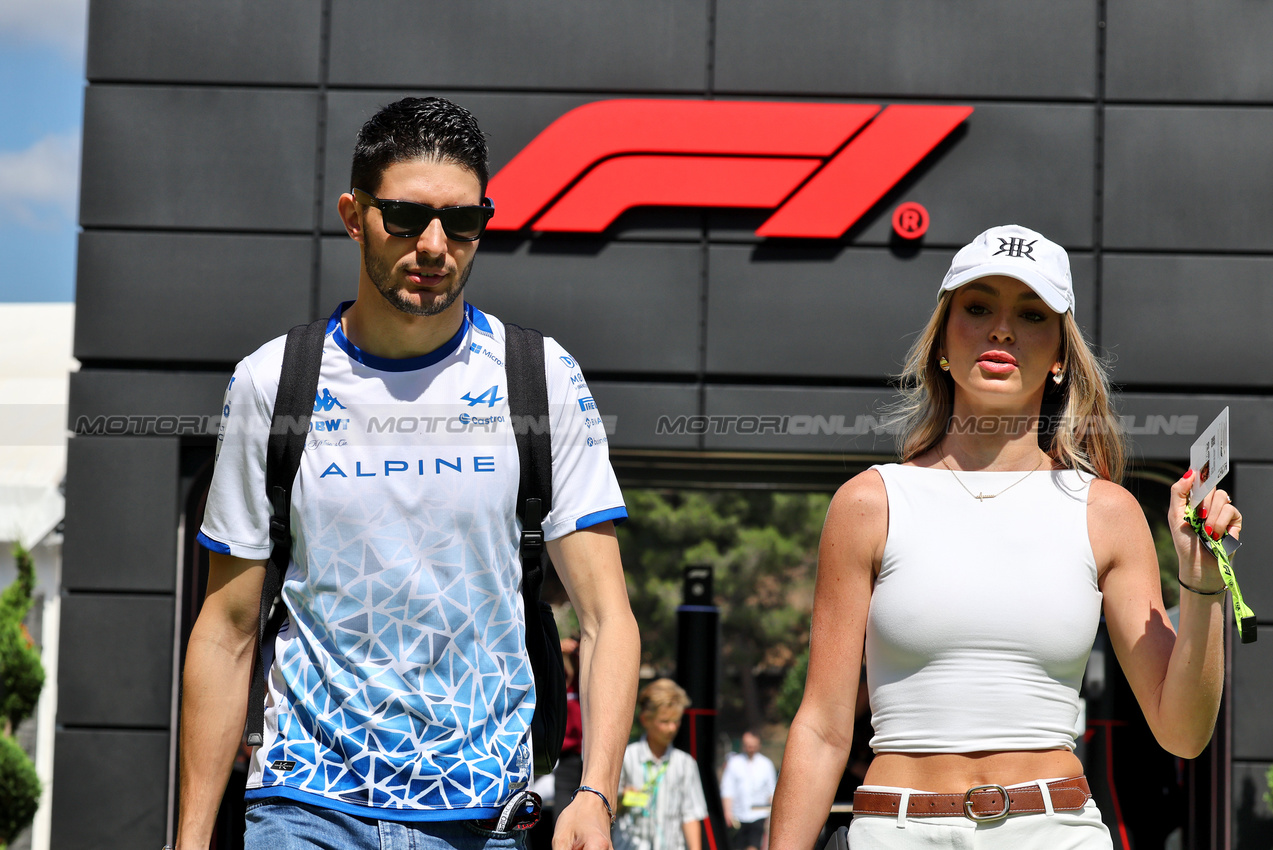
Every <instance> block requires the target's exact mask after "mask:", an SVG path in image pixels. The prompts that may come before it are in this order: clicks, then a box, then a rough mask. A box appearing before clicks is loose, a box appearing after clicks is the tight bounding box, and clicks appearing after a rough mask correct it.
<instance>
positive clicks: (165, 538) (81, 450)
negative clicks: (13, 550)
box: [62, 437, 179, 593]
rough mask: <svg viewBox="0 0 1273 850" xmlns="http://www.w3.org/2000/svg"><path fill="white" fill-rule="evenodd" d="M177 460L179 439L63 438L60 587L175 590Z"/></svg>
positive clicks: (75, 588) (69, 588)
mask: <svg viewBox="0 0 1273 850" xmlns="http://www.w3.org/2000/svg"><path fill="white" fill-rule="evenodd" d="M177 464H178V441H177V439H176V438H171V439H158V438H147V437H75V438H73V439H72V440H71V441H70V442H69V443H68V446H67V458H66V465H67V474H66V516H67V520H66V534H65V538H64V540H63V543H62V586H63V587H64V588H66V589H68V590H145V591H163V592H169V593H171V592H172V590H173V585H174V576H175V574H176V566H175V559H176V557H177V513H178V508H179V506H178V504H177V471H178V468H177Z"/></svg>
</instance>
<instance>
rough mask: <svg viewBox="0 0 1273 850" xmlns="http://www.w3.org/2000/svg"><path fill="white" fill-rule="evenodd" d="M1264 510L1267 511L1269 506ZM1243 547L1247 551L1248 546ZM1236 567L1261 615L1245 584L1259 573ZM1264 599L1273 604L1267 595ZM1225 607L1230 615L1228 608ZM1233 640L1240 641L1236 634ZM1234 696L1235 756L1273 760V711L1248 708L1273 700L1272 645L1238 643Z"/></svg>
mask: <svg viewBox="0 0 1273 850" xmlns="http://www.w3.org/2000/svg"><path fill="white" fill-rule="evenodd" d="M1252 507H1255V506H1253V505H1248V504H1247V502H1246V500H1245V499H1244V500H1243V501H1242V509H1243V510H1244V511H1251V508H1252ZM1264 507H1265V508H1266V509H1267V508H1268V505H1267V504H1266V505H1265V506H1264ZM1252 513H1254V512H1252ZM1266 515H1267V514H1266ZM1243 548H1244V549H1245V548H1246V544H1245V543H1243ZM1241 554H1242V555H1246V554H1247V553H1246V552H1242V553H1241ZM1243 563H1247V564H1254V563H1257V562H1256V561H1255V560H1254V559H1250V560H1247V559H1246V558H1243ZM1265 563H1267V561H1266V562H1265ZM1235 566H1236V567H1237V569H1238V570H1239V571H1240V572H1239V581H1242V583H1243V587H1242V596H1243V598H1244V599H1246V600H1247V604H1248V605H1250V606H1251V607H1252V608H1253V609H1254V610H1255V612H1256V614H1257V615H1258V614H1259V613H1260V608H1261V605H1260V596H1258V595H1254V594H1251V593H1250V592H1249V591H1248V589H1247V587H1246V582H1245V581H1243V580H1244V579H1245V578H1246V577H1247V575H1248V574H1249V573H1253V572H1255V570H1247V571H1244V572H1242V571H1241V564H1240V563H1235ZM1263 598H1264V599H1267V600H1269V601H1273V599H1270V598H1269V597H1267V596H1265V597H1263ZM1225 607H1226V612H1225V613H1226V614H1227V613H1228V611H1227V608H1228V605H1226V606H1225ZM1263 607H1264V610H1265V611H1268V610H1269V609H1268V605H1267V604H1266V605H1264V606H1263ZM1233 637H1234V640H1235V641H1236V640H1237V634H1236V632H1235V634H1234V636H1233ZM1233 697H1234V699H1235V700H1237V701H1238V702H1239V703H1240V705H1239V707H1238V708H1237V710H1235V711H1234V712H1233V757H1234V758H1236V759H1259V760H1261V761H1273V711H1268V710H1267V708H1266V710H1264V711H1255V710H1253V708H1247V706H1251V707H1254V706H1257V705H1262V706H1266V707H1267V706H1268V705H1269V702H1270V700H1273V645H1270V644H1269V642H1268V641H1256V642H1255V643H1248V644H1237V645H1236V646H1235V647H1234V649H1233Z"/></svg>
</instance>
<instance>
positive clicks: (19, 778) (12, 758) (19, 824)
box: [0, 735, 40, 847]
mask: <svg viewBox="0 0 1273 850" xmlns="http://www.w3.org/2000/svg"><path fill="white" fill-rule="evenodd" d="M39 804H40V780H39V778H38V777H37V776H36V775H35V765H33V764H31V759H29V758H27V754H26V753H24V752H22V747H20V746H18V742H17V741H15V740H13V738H11V737H10V736H8V735H0V847H3V846H5V845H7V844H8V843H9V842H10V841H12V840H13V839H14V838H16V837H17V835H18V833H19V832H21V831H22V830H24V829H26V828H27V826H28V825H29V824H30V823H31V820H32V819H33V818H34V817H35V810H36V808H37V807H38V806H39Z"/></svg>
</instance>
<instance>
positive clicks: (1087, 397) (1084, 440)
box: [890, 292, 1127, 482]
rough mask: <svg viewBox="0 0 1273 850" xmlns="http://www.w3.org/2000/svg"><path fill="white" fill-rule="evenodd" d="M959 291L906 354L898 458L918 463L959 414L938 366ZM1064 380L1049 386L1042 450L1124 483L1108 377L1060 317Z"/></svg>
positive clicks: (1068, 316) (945, 299) (941, 304)
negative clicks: (948, 318)
mask: <svg viewBox="0 0 1273 850" xmlns="http://www.w3.org/2000/svg"><path fill="white" fill-rule="evenodd" d="M953 297H954V293H953V292H943V293H942V294H941V298H940V299H938V301H937V308H936V309H935V310H934V311H933V315H932V316H931V317H930V318H929V320H928V324H927V325H925V326H924V329H923V331H921V332H920V335H919V338H918V339H916V340H915V344H914V345H912V346H911V350H910V352H909V353H908V354H907V355H906V366H905V368H904V369H903V370H902V374H901V375H900V376H899V378H898V390H899V392H900V393H901V395H902V400H901V401H900V402H899V403H898V404H897V405H895V406H894V407H893V408H892V409H891V410H890V413H891V414H892V420H893V422H894V425H895V427H896V428H897V446H898V454H900V455H901V458H902V461H903V462H905V461H909V460H913V459H914V458H916V457H919V456H920V455H922V454H923V453H924V452H926V451H928V450H929V449H931V448H933V447H934V446H936V445H937V444H938V443H940V442H941V441H942V439H943V438H944V437H945V436H946V432H947V430H948V429H949V427H950V418H951V415H952V412H953V410H954V401H955V395H954V392H955V382H954V381H953V380H952V379H951V377H950V375H949V374H947V373H946V372H943V371H942V369H941V367H940V366H939V365H938V363H937V361H938V358H939V357H940V356H941V347H942V342H943V341H944V335H945V330H946V319H947V317H948V316H949V315H950V303H951V300H952V299H953ZM1058 359H1059V360H1060V361H1061V369H1062V374H1063V375H1064V380H1063V381H1062V382H1061V385H1060V386H1059V387H1058V386H1055V385H1054V384H1052V382H1051V381H1050V380H1049V381H1048V388H1047V389H1046V390H1045V391H1044V395H1043V410H1042V411H1041V421H1040V426H1039V438H1040V443H1041V445H1042V448H1043V449H1044V451H1046V452H1047V453H1048V455H1049V456H1051V457H1052V459H1053V460H1055V461H1056V462H1057V463H1059V464H1060V465H1061V466H1064V467H1066V468H1068V469H1081V470H1086V471H1087V472H1090V473H1092V474H1093V475H1096V476H1099V477H1101V478H1106V479H1109V480H1110V481H1115V482H1119V481H1121V480H1122V478H1123V466H1124V464H1125V462H1126V457H1127V446H1126V443H1125V442H1124V436H1123V429H1122V425H1121V423H1120V422H1119V420H1118V417H1116V416H1115V415H1114V411H1113V408H1112V406H1111V404H1110V390H1109V374H1108V371H1107V369H1106V367H1105V364H1104V363H1102V362H1101V360H1100V359H1099V358H1097V356H1096V355H1095V353H1093V352H1092V349H1091V348H1090V347H1089V346H1088V344H1087V340H1085V339H1083V333H1082V332H1081V331H1080V330H1079V327H1078V325H1077V324H1076V323H1075V321H1074V314H1073V312H1066V313H1064V314H1062V316H1061V353H1060V357H1059V358H1058Z"/></svg>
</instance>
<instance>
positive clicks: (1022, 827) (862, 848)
mask: <svg viewBox="0 0 1273 850" xmlns="http://www.w3.org/2000/svg"><path fill="white" fill-rule="evenodd" d="M862 788H863V790H867V791H891V792H893V793H908V792H909V793H920V792H917V791H914V790H913V789H906V788H889V787H886V786H882V785H863V786H862ZM1049 808H1051V807H1050V806H1049ZM921 847H941V848H957V850H1113V847H1114V842H1113V839H1112V838H1110V834H1109V830H1108V829H1106V828H1105V824H1104V823H1103V822H1102V821H1101V813H1100V810H1099V809H1097V808H1096V803H1095V802H1094V801H1092V800H1088V801H1087V805H1086V806H1084V807H1083V808H1082V809H1080V810H1079V811H1076V812H1053V813H1052V814H1037V815H1010V816H1008V817H1006V818H1004V819H1002V820H997V821H992V822H988V823H987V822H981V823H978V822H977V821H974V820H970V819H968V818H965V817H922V818H913V817H912V818H908V817H906V816H905V815H856V816H855V817H854V818H853V823H852V824H851V825H850V826H849V848H850V850H911V848H921Z"/></svg>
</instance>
